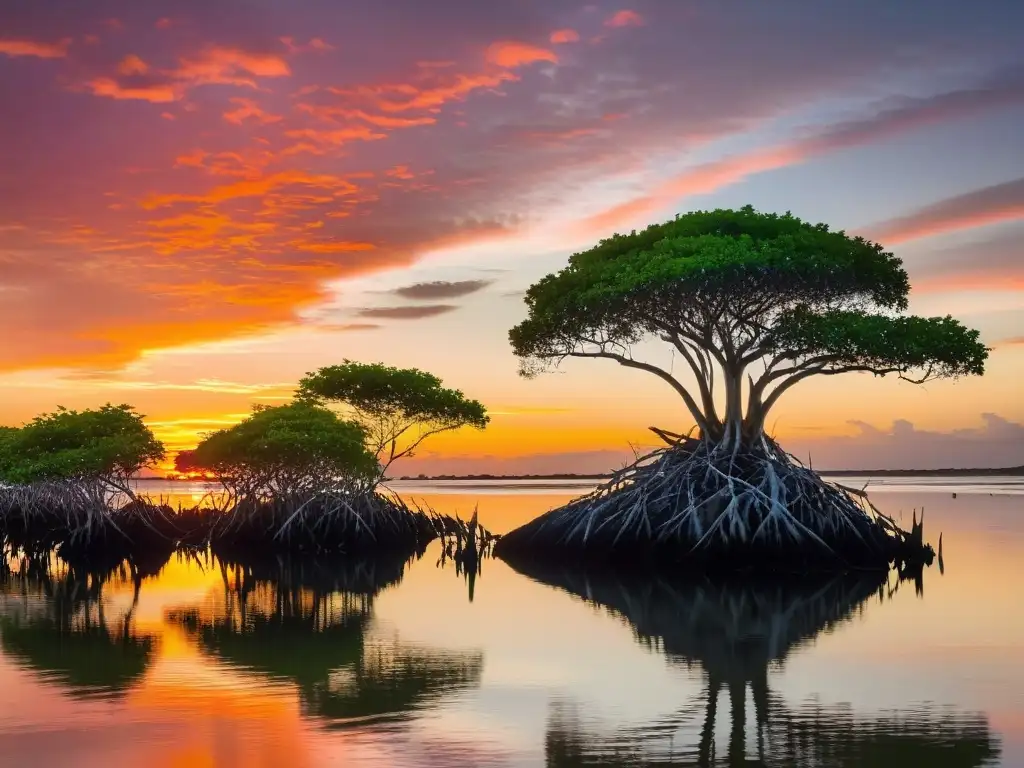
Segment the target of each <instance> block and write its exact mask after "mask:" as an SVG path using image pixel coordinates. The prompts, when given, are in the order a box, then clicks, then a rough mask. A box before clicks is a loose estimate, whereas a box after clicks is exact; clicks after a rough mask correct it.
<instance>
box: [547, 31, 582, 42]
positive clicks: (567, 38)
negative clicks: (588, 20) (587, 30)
mask: <svg viewBox="0 0 1024 768" xmlns="http://www.w3.org/2000/svg"><path fill="white" fill-rule="evenodd" d="M548 39H549V40H550V41H551V42H552V43H554V44H555V45H560V44H564V43H575V42H578V41H579V39H580V33H579V32H577V31H576V30H575V29H556V30H555V31H554V32H552V33H551V37H550V38H548Z"/></svg>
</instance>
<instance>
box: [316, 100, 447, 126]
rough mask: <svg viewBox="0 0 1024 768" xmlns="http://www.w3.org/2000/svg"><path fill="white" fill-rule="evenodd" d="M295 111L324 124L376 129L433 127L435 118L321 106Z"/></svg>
mask: <svg viewBox="0 0 1024 768" xmlns="http://www.w3.org/2000/svg"><path fill="white" fill-rule="evenodd" d="M296 109H297V110H299V111H300V112H305V113H307V114H310V115H313V116H314V117H316V118H318V119H320V120H324V121H326V122H331V123H337V122H339V121H342V120H362V121H363V122H367V123H369V124H370V125H375V126H377V127H378V128H411V127H414V126H417V125H433V124H435V123H436V122H437V119H436V118H433V117H429V116H423V117H394V116H393V115H375V114H371V113H369V112H366V111H365V110H362V109H349V108H346V107H336V106H329V105H322V104H305V103H303V104H299V105H297V106H296Z"/></svg>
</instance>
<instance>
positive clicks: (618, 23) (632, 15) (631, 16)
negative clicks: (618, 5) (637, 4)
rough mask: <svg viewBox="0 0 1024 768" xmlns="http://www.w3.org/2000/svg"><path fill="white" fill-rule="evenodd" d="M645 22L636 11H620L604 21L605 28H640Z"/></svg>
mask: <svg viewBox="0 0 1024 768" xmlns="http://www.w3.org/2000/svg"><path fill="white" fill-rule="evenodd" d="M645 23H646V22H645V21H644V17H643V16H641V15H640V14H639V13H637V12H636V11H630V10H622V11H617V12H616V13H614V14H612V15H611V16H609V17H608V18H607V19H605V22H604V25H605V26H606V27H642V26H643V25H644V24H645Z"/></svg>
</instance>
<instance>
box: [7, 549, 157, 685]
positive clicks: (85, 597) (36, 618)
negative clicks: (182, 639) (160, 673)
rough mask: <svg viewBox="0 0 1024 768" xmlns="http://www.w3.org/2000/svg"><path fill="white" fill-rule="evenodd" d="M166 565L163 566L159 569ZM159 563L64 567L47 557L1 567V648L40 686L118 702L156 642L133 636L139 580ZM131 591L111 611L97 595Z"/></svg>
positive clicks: (12, 561)
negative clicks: (121, 606) (123, 602)
mask: <svg viewBox="0 0 1024 768" xmlns="http://www.w3.org/2000/svg"><path fill="white" fill-rule="evenodd" d="M164 562H165V561H164ZM164 562H160V563H148V564H141V563H136V562H134V561H129V560H126V561H124V562H122V563H120V564H118V565H116V566H114V567H112V568H105V569H89V568H84V567H81V566H71V565H68V564H67V563H64V562H63V561H61V560H59V559H58V558H56V557H54V556H52V555H50V554H49V553H47V554H46V555H39V556H33V557H19V558H16V559H7V558H5V559H3V561H2V563H0V647H2V648H3V651H4V654H5V655H6V656H8V657H9V658H11V659H13V660H14V661H15V662H16V663H18V664H19V665H21V666H22V667H24V668H26V669H31V670H33V671H35V672H36V673H38V674H39V675H40V676H41V677H42V678H43V679H45V680H48V681H52V682H54V683H57V684H59V685H61V686H62V687H63V688H65V689H66V690H68V691H70V692H71V693H73V694H75V695H79V696H83V697H91V696H98V697H108V698H109V697H112V696H119V695H122V694H123V693H124V692H125V691H126V690H127V689H128V688H130V687H131V686H132V685H133V684H134V683H135V682H137V681H138V680H139V679H140V678H141V677H142V675H143V673H144V672H145V671H146V668H147V666H148V665H149V663H150V661H151V659H152V657H153V653H154V648H155V643H156V639H155V638H154V637H152V636H149V635H140V634H137V633H135V632H134V631H133V629H132V616H133V614H134V612H135V609H136V607H137V605H138V601H139V590H140V588H141V585H142V581H143V579H145V578H146V577H147V576H149V575H152V574H153V573H155V572H156V571H159V570H160V568H161V567H162V566H163V564H164ZM127 585H130V586H131V588H132V591H131V594H132V599H131V603H130V605H129V606H128V607H127V609H121V610H116V609H115V610H113V613H112V612H111V606H110V605H109V604H108V602H109V601H108V600H107V596H106V595H105V594H104V587H110V586H127Z"/></svg>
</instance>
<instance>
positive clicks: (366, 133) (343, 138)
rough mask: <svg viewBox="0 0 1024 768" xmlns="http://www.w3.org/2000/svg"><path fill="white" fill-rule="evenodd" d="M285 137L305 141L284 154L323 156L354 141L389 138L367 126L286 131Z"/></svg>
mask: <svg viewBox="0 0 1024 768" xmlns="http://www.w3.org/2000/svg"><path fill="white" fill-rule="evenodd" d="M285 136H287V137H288V138H290V139H300V140H304V141H300V142H299V143H298V144H295V145H293V146H291V147H288V148H287V149H285V150H284V154H286V155H288V154H297V153H300V152H310V153H312V154H322V153H323V152H324V151H325V148H328V147H341V146H344V145H345V144H349V143H351V142H353V141H378V140H380V139H386V138H387V134H386V133H381V132H380V131H375V130H373V129H372V128H367V127H366V126H365V125H353V126H349V127H347V128H338V129H336V130H327V131H322V130H318V129H316V128H296V129H294V130H291V131H285Z"/></svg>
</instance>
